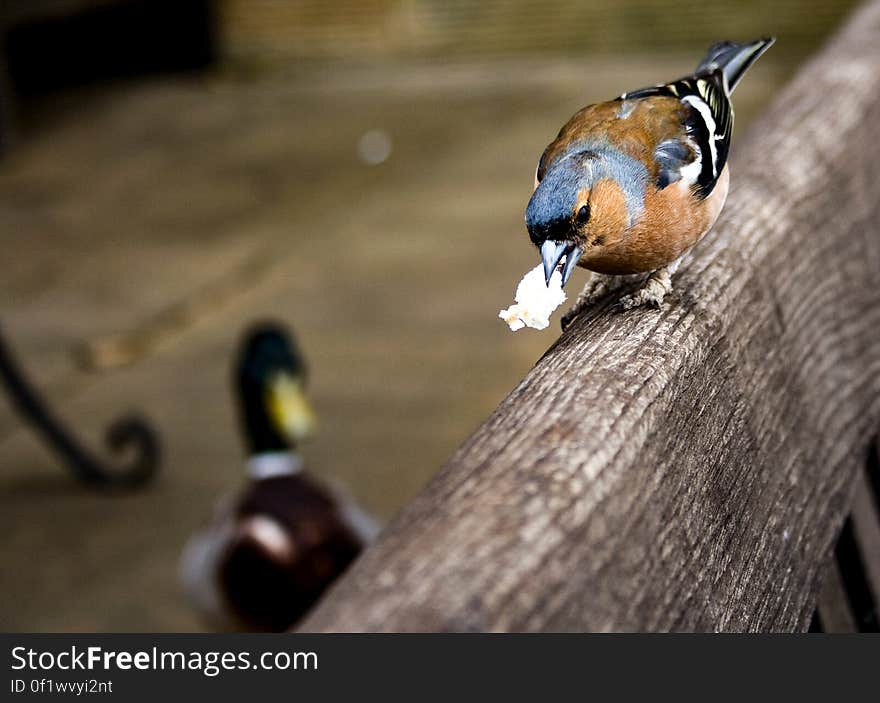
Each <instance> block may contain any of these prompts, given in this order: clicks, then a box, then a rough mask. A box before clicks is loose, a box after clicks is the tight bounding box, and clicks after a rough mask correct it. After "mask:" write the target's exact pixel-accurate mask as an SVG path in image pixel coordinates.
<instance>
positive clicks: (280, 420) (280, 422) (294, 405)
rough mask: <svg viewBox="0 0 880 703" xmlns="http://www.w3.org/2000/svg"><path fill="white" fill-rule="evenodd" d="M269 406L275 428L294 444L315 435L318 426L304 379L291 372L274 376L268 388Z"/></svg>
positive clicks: (267, 404) (267, 398)
mask: <svg viewBox="0 0 880 703" xmlns="http://www.w3.org/2000/svg"><path fill="white" fill-rule="evenodd" d="M266 407H267V408H268V410H269V417H270V419H271V420H272V423H273V424H274V425H275V429H276V430H277V431H278V432H280V433H281V434H282V435H284V436H285V437H287V438H288V439H290V440H291V441H293V442H301V441H302V440H304V439H308V438H309V437H311V436H312V435H313V434H314V433H315V430H316V428H317V424H318V423H317V419H316V417H315V411H314V410H312V406H311V404H310V403H309V401H308V399H307V398H306V395H305V392H304V388H303V382H302V379H300V378H296V377H295V376H292V375H290V374H288V373H280V374H278V375H276V376H274V377H273V378H272V380H271V381H270V382H269V385H268V387H267V389H266Z"/></svg>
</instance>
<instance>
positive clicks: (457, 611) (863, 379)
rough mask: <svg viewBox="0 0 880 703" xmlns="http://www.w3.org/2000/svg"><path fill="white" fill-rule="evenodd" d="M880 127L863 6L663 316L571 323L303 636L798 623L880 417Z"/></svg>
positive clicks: (593, 316)
mask: <svg viewBox="0 0 880 703" xmlns="http://www.w3.org/2000/svg"><path fill="white" fill-rule="evenodd" d="M756 70H760V69H759V68H758V69H756ZM877 124H880V2H872V3H870V4H868V5H866V6H864V7H863V8H862V9H861V10H860V11H859V12H858V13H857V14H856V16H854V17H853V18H852V19H851V21H850V22H849V23H848V24H847V25H846V27H845V28H844V29H843V30H842V31H841V32H840V33H839V34H838V35H837V36H836V37H835V38H834V39H833V40H832V41H831V42H830V44H829V45H828V46H827V47H826V48H825V49H824V50H823V51H822V52H821V53H820V54H819V55H818V56H816V57H815V58H814V59H813V60H811V61H810V62H809V63H808V64H807V65H806V66H804V67H803V69H802V70H801V72H800V73H799V74H798V76H797V77H796V78H795V79H794V80H793V81H792V83H791V84H790V85H789V86H788V87H787V88H786V89H785V90H784V91H782V93H781V94H780V95H779V97H778V99H777V100H776V101H775V102H774V103H773V104H772V106H771V107H770V108H769V110H768V111H767V112H766V113H765V115H764V117H763V118H762V119H760V120H758V121H757V123H755V124H754V126H753V127H752V129H751V131H750V132H749V134H748V135H747V137H746V138H745V139H744V140H742V141H741V142H740V143H739V144H735V145H734V157H733V163H732V178H731V182H732V187H731V195H730V199H729V201H728V204H727V207H726V209H725V211H724V213H723V214H722V216H721V219H720V220H719V222H718V224H717V225H716V227H715V229H714V231H713V232H712V233H711V234H710V235H709V236H708V237H707V238H706V239H705V240H704V241H703V242H702V243H701V244H700V245H699V246H698V247H697V249H696V250H695V252H694V255H693V257H692V258H691V259H690V260H689V261H688V262H687V263H686V264H685V265H684V266H683V267H682V269H681V270H680V272H679V274H678V276H677V279H676V291H675V294H674V296H673V297H672V299H671V300H668V301H667V304H666V305H665V306H664V308H663V310H662V311H660V312H656V311H650V310H638V311H633V312H628V313H613V312H611V310H610V305H611V303H612V302H613V301H608V302H607V303H606V304H605V305H604V306H602V307H601V308H600V309H596V310H594V311H592V312H591V313H590V314H589V315H586V316H581V318H579V319H578V320H577V321H576V322H575V323H574V324H573V326H572V328H571V329H570V330H569V332H568V333H566V334H564V335H563V336H562V337H561V338H560V339H559V341H558V342H557V343H556V344H555V345H554V346H553V347H552V348H551V349H550V350H549V351H548V352H547V354H546V355H545V356H544V357H543V358H542V359H541V360H540V361H539V362H538V363H537V365H536V366H535V367H534V369H533V370H532V371H531V372H530V373H529V374H528V375H527V376H526V377H525V378H524V379H523V380H522V382H521V383H520V384H519V385H518V386H517V387H516V388H515V389H514V390H513V391H512V392H511V394H510V395H509V396H508V397H507V398H506V399H505V400H504V401H503V402H502V403H501V405H500V406H499V407H498V408H497V410H496V411H495V412H494V413H493V414H492V415H491V416H490V417H489V418H488V420H486V422H485V424H483V426H482V427H480V428H479V429H478V430H477V431H476V432H475V433H474V434H473V435H472V436H471V437H470V438H469V439H468V440H467V441H466V442H465V443H464V445H463V446H462V447H461V448H460V449H459V450H458V451H457V452H456V453H455V455H454V456H453V457H452V459H451V460H450V461H449V462H448V463H447V464H446V466H445V467H444V468H443V469H442V470H441V471H440V473H439V474H438V475H437V476H436V477H435V479H434V480H433V481H432V482H431V483H430V484H429V486H428V487H427V488H426V489H425V490H424V492H423V493H422V494H421V495H420V496H419V497H418V498H417V499H416V500H415V501H414V502H413V503H412V504H411V505H409V506H408V507H407V508H406V509H405V510H404V511H403V512H402V514H400V515H399V516H398V518H397V519H396V520H395V521H394V522H393V523H392V524H391V525H390V527H389V528H388V529H387V530H386V532H385V533H384V535H383V537H382V538H381V539H380V541H379V542H378V544H377V545H376V546H374V547H373V548H372V549H370V550H368V552H367V553H366V554H365V555H364V556H363V557H362V558H361V559H360V560H359V561H358V562H357V564H356V565H355V566H354V568H353V569H352V570H351V571H350V572H349V574H348V575H347V576H346V577H345V578H344V579H343V580H342V581H341V582H340V583H339V584H338V585H337V586H336V587H335V588H334V589H333V590H332V592H331V593H330V595H329V597H328V598H327V599H326V600H325V601H324V602H323V603H322V604H321V605H320V606H319V607H318V608H317V609H316V611H315V612H314V613H313V614H312V615H311V616H310V617H309V618H308V619H307V620H306V622H305V623H304V624H303V628H302V629H303V630H308V631H349V630H354V631H363V630H366V631H426V630H427V631H450V630H453V631H462V630H463V631H487V630H488V631H523V630H524V631H547V630H552V631H560V630H561V631H581V630H599V631H609V630H614V631H619V630H640V631H645V630H649V631H665V630H698V631H706V630H708V631H790V630H805V629H806V628H807V625H808V623H809V619H810V616H811V613H812V611H813V606H814V604H815V600H816V594H817V589H818V578H817V577H818V575H819V573H820V571H821V570H822V567H823V565H824V564H826V563H827V560H828V558H829V555H830V552H831V549H832V546H833V544H834V540H835V535H836V532H837V530H838V529H839V527H840V525H841V523H842V521H843V518H844V516H845V514H846V513H847V511H848V508H849V505H850V501H851V498H852V496H851V493H852V485H853V484H852V480H853V476H854V475H855V473H854V472H855V471H856V470H857V468H859V467H860V466H861V465H862V462H863V458H864V456H865V448H866V446H867V442H868V440H869V438H870V436H871V434H872V433H873V432H874V431H876V428H877V426H878V422H880V344H878V334H877V330H878V329H880V292H878V291H880V226H878V218H880V139H878V136H877V133H876V125H877ZM524 241H525V235H524V234H523V241H520V242H516V241H512V242H511V246H522V245H524ZM575 285H577V284H576V283H575ZM490 313H491V311H487V324H491V322H490V321H489V317H490Z"/></svg>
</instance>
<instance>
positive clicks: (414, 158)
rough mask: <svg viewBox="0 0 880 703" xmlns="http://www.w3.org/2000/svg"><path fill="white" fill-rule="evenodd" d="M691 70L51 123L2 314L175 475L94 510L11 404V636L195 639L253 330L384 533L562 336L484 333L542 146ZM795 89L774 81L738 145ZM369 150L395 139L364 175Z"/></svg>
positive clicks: (505, 72)
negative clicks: (197, 538) (145, 432)
mask: <svg viewBox="0 0 880 703" xmlns="http://www.w3.org/2000/svg"><path fill="white" fill-rule="evenodd" d="M696 59H697V57H695V56H691V55H687V56H667V57H665V58H663V59H661V60H658V59H657V58H656V57H653V56H651V57H648V56H645V57H630V58H629V59H628V60H626V61H623V62H622V61H620V60H614V61H611V60H607V59H599V58H589V57H585V58H582V59H578V60H566V61H562V60H555V59H542V60H540V61H536V62H524V61H521V62H514V61H509V60H507V61H501V60H499V61H495V62H483V63H468V64H458V65H454V66H439V65H435V66H431V65H427V64H424V65H411V66H404V67H401V66H386V67H384V68H377V69H354V68H343V67H337V68H335V69H327V70H323V71H322V70H318V69H312V70H310V71H309V72H307V73H300V74H297V75H288V76H286V77H280V76H276V77H274V78H262V79H259V80H248V81H243V80H238V79H236V78H235V77H229V76H227V77H222V76H220V77H211V78H198V79H196V78H189V79H173V80H172V79H163V80H145V81H140V82H136V83H128V84H125V85H120V86H116V87H114V88H113V89H112V90H109V91H104V92H101V93H96V94H95V95H93V96H87V99H84V98H83V96H82V95H79V96H69V97H67V98H63V97H62V98H58V99H57V101H55V102H54V103H53V104H52V105H47V106H45V109H44V110H43V111H42V112H40V115H41V117H40V118H39V119H40V123H39V125H38V126H39V128H38V129H37V128H33V129H31V130H28V132H26V138H25V141H24V142H23V143H22V144H21V145H20V146H19V147H18V148H17V149H16V150H15V151H14V152H13V153H12V154H11V156H10V158H9V159H7V160H6V161H5V162H3V163H0V231H2V232H3V247H2V252H0V306H2V307H0V321H2V324H3V326H4V329H5V332H6V334H7V335H8V337H9V340H10V341H11V343H12V344H13V345H14V347H15V349H16V351H17V352H18V354H19V356H20V357H21V358H22V359H23V360H24V361H25V363H26V367H27V370H28V372H29V373H30V375H31V376H32V378H33V379H34V380H35V381H36V382H37V383H38V384H39V386H40V387H41V388H42V390H43V391H44V392H45V394H46V395H47V396H48V397H49V398H50V399H51V401H52V402H53V404H54V406H55V407H56V409H57V411H58V412H59V413H60V414H61V415H62V416H63V417H64V418H65V420H66V421H67V422H68V423H69V424H70V425H71V426H72V427H73V428H75V429H76V431H77V432H79V433H81V434H82V435H83V437H84V438H86V439H87V441H88V442H89V443H90V445H91V446H95V447H98V446H99V440H100V432H101V431H102V428H103V427H105V425H106V424H107V423H108V421H109V420H110V419H112V418H113V417H114V416H115V415H117V414H118V413H119V412H121V411H124V410H126V409H129V408H137V409H139V410H142V411H143V412H144V413H145V414H146V415H147V416H148V417H150V418H151V419H153V420H154V421H155V423H156V424H157V426H158V428H159V430H160V431H161V435H162V439H163V442H164V446H165V460H164V466H163V469H162V473H161V476H160V477H159V479H158V481H157V482H156V484H155V485H153V486H151V487H150V488H149V489H147V490H145V491H143V492H141V493H137V494H134V495H129V496H104V495H95V494H94V493H91V492H89V491H88V490H87V489H85V488H83V487H82V486H80V485H78V484H76V483H75V482H74V481H73V480H72V479H71V478H70V477H69V476H68V475H67V474H66V473H65V470H64V469H63V467H60V466H58V465H57V464H56V462H55V461H54V459H53V457H52V456H50V455H49V454H48V453H47V451H46V450H45V449H44V448H43V447H42V446H41V444H40V442H39V441H37V440H36V439H35V438H34V436H33V435H32V434H31V432H30V431H29V430H28V429H27V428H25V427H22V426H21V424H20V423H19V422H18V420H17V419H16V418H15V416H14V415H13V414H12V413H11V411H10V408H9V406H8V404H7V403H6V399H5V396H4V397H3V399H2V400H0V533H2V535H3V538H2V543H3V547H2V549H3V552H2V556H3V568H2V569H0V592H2V593H3V596H4V597H3V601H2V605H0V629H3V630H81V631H91V630H178V631H179V630H192V629H198V628H199V627H200V625H199V623H198V622H197V621H196V620H195V618H194V617H193V616H192V614H191V613H190V611H189V610H188V608H187V606H186V604H185V602H184V601H183V600H182V598H181V597H180V593H179V590H178V585H177V580H176V569H177V559H178V555H179V552H180V548H181V546H182V544H183V542H184V540H185V539H186V537H187V535H188V534H189V533H190V532H191V531H192V530H193V529H194V528H195V527H196V526H197V525H198V524H199V523H200V522H201V521H202V520H204V519H205V517H206V516H207V515H208V514H209V512H210V510H211V507H212V505H213V503H214V502H215V500H216V499H217V498H218V497H219V496H220V495H222V494H223V493H225V492H227V491H229V490H231V489H233V488H234V487H235V486H236V485H238V483H239V481H240V480H241V469H240V464H241V459H242V454H241V450H240V445H239V438H238V434H237V427H236V425H235V416H234V414H233V406H232V404H231V398H230V393H229V387H228V378H229V365H230V358H231V355H232V352H233V350H234V348H235V345H236V340H237V339H238V337H239V335H240V333H241V332H242V330H243V329H245V328H246V327H247V326H248V325H249V324H250V323H251V322H252V321H254V320H259V319H263V318H269V317H271V318H279V319H282V320H284V321H286V322H288V323H290V324H292V325H294V326H295V328H296V330H297V333H298V335H299V338H300V340H301V343H302V346H303V347H304V349H305V351H306V353H307V355H308V357H309V359H310V361H311V367H312V381H311V388H312V394H313V396H314V399H315V403H316V406H317V409H318V411H319V412H320V416H321V419H322V432H321V434H320V437H319V438H318V439H317V440H316V441H315V442H314V443H313V444H311V445H310V446H308V447H307V448H306V449H305V455H306V457H307V461H308V465H309V468H310V469H311V470H312V471H314V472H315V473H316V474H319V475H321V476H323V477H326V478H328V479H333V480H337V481H339V482H342V483H344V484H345V485H347V486H349V487H350V489H351V490H352V491H353V492H354V493H355V494H356V495H357V497H358V498H359V499H360V500H361V501H363V503H364V504H365V505H366V506H367V507H368V508H369V509H370V510H372V511H374V512H376V513H377V514H378V515H380V516H381V517H382V518H383V519H387V518H390V517H391V516H392V515H393V514H394V513H395V512H396V511H397V510H398V509H399V508H400V507H401V506H402V505H403V504H404V503H405V502H406V501H408V500H409V499H410V498H412V497H413V496H414V494H415V493H416V492H417V491H418V490H419V488H420V486H422V485H423V484H424V483H425V482H426V481H427V480H428V479H429V478H430V476H431V475H432V474H433V473H434V472H435V471H436V470H437V469H438V468H439V466H440V465H441V464H442V462H443V461H444V459H446V458H447V457H448V456H449V455H450V454H451V452H452V451H453V450H454V449H455V447H456V446H457V445H458V444H460V443H461V442H462V441H463V440H464V439H465V438H466V436H467V435H468V434H469V432H470V431H472V429H474V428H475V427H476V425H477V424H478V423H479V422H480V421H481V420H482V419H483V418H484V417H485V416H486V415H487V414H488V413H489V412H490V411H491V410H492V409H493V407H494V406H495V405H496V404H497V403H498V401H499V400H500V399H501V398H502V397H503V396H504V395H505V394H506V393H507V392H508V391H509V390H510V389H511V388H512V387H513V385H514V384H515V383H516V382H517V381H518V380H519V378H520V377H521V376H522V375H523V374H524V373H525V372H526V371H527V369H528V368H529V367H530V366H531V364H532V363H534V361H535V360H536V359H537V358H538V357H539V356H540V354H541V353H542V352H543V350H544V349H546V347H547V346H548V345H549V344H550V343H551V342H552V341H553V340H554V339H555V337H556V336H557V333H558V327H557V325H558V320H557V321H556V322H554V326H553V327H552V328H551V329H549V330H547V331H545V332H541V333H538V332H534V331H528V330H526V331H523V332H520V333H517V334H515V335H514V334H511V333H510V332H508V331H507V329H506V327H505V326H504V325H503V324H502V323H501V321H500V320H498V319H497V318H496V315H497V311H498V310H499V309H500V308H502V307H506V306H507V305H508V304H509V303H510V302H511V301H512V295H513V292H514V288H515V286H516V283H517V281H518V280H519V278H520V276H521V275H522V273H524V272H525V271H526V270H527V269H528V268H530V267H532V266H534V265H535V264H536V263H537V257H536V253H535V251H534V250H533V249H532V247H531V246H530V245H529V243H528V240H527V238H526V235H525V231H524V226H523V224H522V213H523V210H524V207H525V204H526V202H527V200H528V197H529V195H530V193H531V189H532V178H533V173H534V168H535V164H536V161H537V158H538V156H539V155H540V153H541V150H542V149H543V147H544V146H545V145H546V143H547V142H548V141H550V140H551V139H552V138H553V136H554V135H555V133H556V131H557V130H558V128H559V127H560V126H561V125H562V123H563V122H564V121H565V120H566V119H567V118H568V117H569V116H570V115H571V114H572V113H573V112H574V111H575V110H576V109H578V108H579V107H580V106H582V105H583V104H585V103H587V102H591V101H596V100H601V99H607V98H609V97H612V96H614V95H617V94H619V93H620V92H621V91H623V90H625V89H628V88H630V89H631V88H635V87H638V86H641V85H646V84H652V83H655V82H658V81H661V80H664V79H668V78H673V77H675V76H677V75H680V74H683V73H685V72H687V71H688V70H689V69H690V68H691V67H692V65H693V64H694V63H695V61H696ZM791 70H793V67H792V66H790V65H787V64H785V65H781V64H776V63H774V62H773V60H771V58H770V57H769V56H768V57H767V59H764V60H762V62H761V63H760V65H759V66H758V67H757V68H756V69H755V71H754V72H753V73H752V74H751V75H750V76H749V78H748V80H746V81H744V83H743V85H742V87H741V88H740V89H739V91H738V93H737V96H736V98H737V100H736V104H737V108H738V120H739V121H738V129H740V130H741V129H742V127H743V126H744V125H745V124H746V123H747V122H748V120H749V118H750V117H751V116H753V115H754V114H755V113H756V112H758V111H759V110H760V109H761V106H762V105H763V104H764V103H765V101H767V100H768V99H770V98H771V97H772V93H773V91H774V90H775V89H777V88H778V87H779V86H780V85H781V84H782V83H783V82H784V80H785V78H786V76H787V75H788V73H789V72H790V71H791ZM32 126H33V125H32ZM372 129H382V130H385V131H386V132H387V133H388V134H389V135H390V136H391V139H392V142H393V151H392V153H391V156H390V158H389V159H388V160H387V161H386V162H384V163H382V164H379V165H376V166H368V165H366V164H365V163H363V162H362V161H361V160H360V159H359V158H358V156H357V143H358V139H359V138H360V137H361V136H362V135H363V134H364V133H365V132H367V131H368V130H372ZM28 133H30V134H31V136H30V137H27V134H28ZM734 151H735V147H734ZM733 178H734V181H735V179H736V161H735V155H734V163H733ZM582 278H583V275H582V274H576V275H575V279H574V280H573V283H572V285H571V289H572V291H575V292H576V290H577V289H578V287H579V286H580V284H581V282H582ZM180 311H183V312H184V313H185V314H183V315H182V316H181V315H179V314H177V313H179V312H180ZM169 319H173V320H176V322H174V323H173V324H169V323H168V320H169ZM108 349H109V351H108ZM89 350H91V355H90V354H89V353H87V352H89ZM118 352H125V353H126V354H128V355H130V357H131V358H129V359H128V360H127V361H128V363H126V364H124V365H119V366H113V365H111V364H109V362H111V361H113V359H112V355H113V353H118ZM96 354H97V356H96ZM87 362H88V363H87ZM96 363H97V365H96Z"/></svg>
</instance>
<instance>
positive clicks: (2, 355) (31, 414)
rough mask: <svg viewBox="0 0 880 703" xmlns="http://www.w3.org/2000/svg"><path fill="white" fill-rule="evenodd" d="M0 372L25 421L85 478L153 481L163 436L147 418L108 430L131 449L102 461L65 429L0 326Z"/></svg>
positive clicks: (120, 447)
mask: <svg viewBox="0 0 880 703" xmlns="http://www.w3.org/2000/svg"><path fill="white" fill-rule="evenodd" d="M0 375H2V377H3V381H4V383H5V384H6V388H7V390H8V391H9V395H10V396H11V397H12V401H13V405H14V406H15V408H16V410H17V411H18V412H19V414H20V415H21V417H22V419H23V420H25V422H27V423H29V424H30V425H31V426H33V427H34V428H35V429H36V430H37V432H39V433H40V434H41V435H42V436H43V437H44V438H45V439H46V441H47V443H48V445H49V447H50V448H51V449H52V451H53V452H54V453H55V454H56V455H57V456H58V457H59V458H60V459H61V461H63V462H64V463H65V464H67V466H69V467H70V469H71V470H72V471H73V473H74V475H75V476H76V477H77V478H78V479H79V480H80V481H82V482H83V483H86V484H88V485H90V486H93V487H95V488H108V489H132V488H137V487H139V486H142V485H144V484H146V483H148V482H149V481H150V480H151V479H152V478H153V477H154V476H155V474H156V472H157V470H158V468H159V458H160V451H159V440H158V436H157V434H156V431H155V430H154V429H153V428H152V427H151V426H150V425H149V424H148V423H147V422H146V421H145V420H143V419H141V418H139V417H136V416H124V417H121V418H119V419H118V420H115V421H114V422H113V423H112V424H111V425H110V426H109V427H108V429H107V432H106V435H105V442H106V444H107V446H108V448H109V449H110V450H111V451H112V452H113V453H116V454H123V453H125V452H128V453H131V458H130V459H128V460H127V461H124V462H120V463H117V464H114V463H109V462H106V461H103V460H101V459H100V458H98V457H97V456H95V455H94V454H92V453H91V452H90V451H89V450H88V449H86V448H85V447H84V446H83V445H82V444H80V443H79V442H78V441H77V440H76V438H75V437H74V436H73V435H72V434H71V433H70V432H69V431H68V430H67V429H65V428H64V426H63V425H62V423H61V422H60V420H59V419H58V418H57V417H55V416H54V415H53V414H52V412H51V410H50V409H49V407H48V405H47V404H46V403H45V401H44V400H43V399H42V398H40V395H39V393H38V391H37V390H36V389H35V388H34V387H33V386H32V385H31V384H30V383H29V382H28V380H27V378H26V376H25V374H24V371H23V370H22V368H21V367H20V366H19V365H18V364H17V363H16V361H15V359H14V358H13V356H12V352H11V351H10V349H9V345H8V344H7V342H6V340H5V337H4V334H3V329H2V327H0Z"/></svg>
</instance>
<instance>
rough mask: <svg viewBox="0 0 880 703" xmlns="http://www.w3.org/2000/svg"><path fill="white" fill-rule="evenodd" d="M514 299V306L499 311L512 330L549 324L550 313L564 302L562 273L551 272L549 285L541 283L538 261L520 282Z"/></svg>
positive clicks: (537, 328)
mask: <svg viewBox="0 0 880 703" xmlns="http://www.w3.org/2000/svg"><path fill="white" fill-rule="evenodd" d="M515 299H516V304H515V305H511V306H510V307H509V308H507V310H502V311H501V312H499V313H498V317H500V318H501V319H502V320H504V321H505V322H506V323H507V325H508V326H509V327H510V329H511V331H512V332H516V331H517V330H521V329H522V328H523V327H532V328H533V329H536V330H543V329H546V328H547V327H548V326H549V325H550V315H551V314H553V311H554V310H556V308H558V307H559V306H560V305H562V303H564V302H565V291H563V290H562V274H561V273H560V272H559V270H558V269H557V270H556V271H554V272H553V275H552V276H551V277H550V285H549V286H548V285H547V284H546V283H545V282H544V267H543V266H542V265H541V264H538V265H537V266H535V268H533V269H532V270H531V271H529V272H528V273H527V274H526V275H525V276H523V279H522V280H521V281H520V282H519V285H518V286H517V287H516V296H515Z"/></svg>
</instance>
